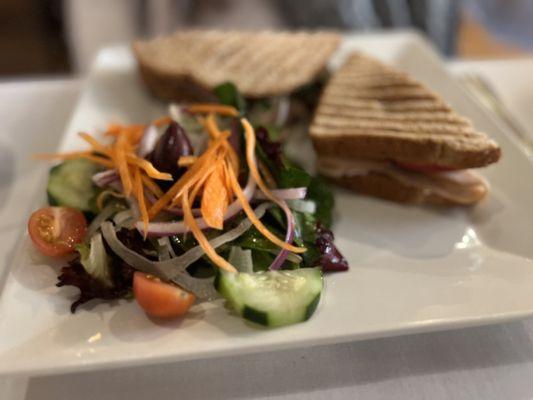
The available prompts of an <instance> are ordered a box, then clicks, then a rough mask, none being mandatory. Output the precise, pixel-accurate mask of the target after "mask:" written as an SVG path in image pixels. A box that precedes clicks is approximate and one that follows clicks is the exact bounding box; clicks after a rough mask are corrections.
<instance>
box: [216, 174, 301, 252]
mask: <svg viewBox="0 0 533 400" xmlns="http://www.w3.org/2000/svg"><path fill="white" fill-rule="evenodd" d="M227 170H228V173H229V176H230V179H231V185H232V187H233V191H234V193H235V196H237V199H239V201H240V203H241V205H242V208H243V210H244V212H245V213H246V215H247V216H248V218H249V219H250V221H252V224H254V226H255V227H256V228H257V230H258V231H259V232H260V233H261V234H262V235H263V236H264V237H266V238H267V239H268V240H270V241H271V242H272V243H274V244H276V245H277V246H279V247H281V248H284V249H285V250H289V251H292V252H293V253H303V252H305V251H306V249H305V248H303V247H296V246H293V245H291V244H288V243H285V242H284V241H283V240H281V239H280V238H278V237H277V236H276V235H274V234H273V233H272V232H270V231H269V230H268V229H267V228H266V227H265V225H263V223H262V222H261V220H260V219H259V218H257V216H256V215H255V213H254V210H252V207H251V206H250V203H248V200H246V197H245V196H244V193H243V191H242V188H241V186H240V185H239V182H238V181H237V178H236V177H235V174H234V173H233V171H232V170H231V168H227Z"/></svg>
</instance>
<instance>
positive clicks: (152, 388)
mask: <svg viewBox="0 0 533 400" xmlns="http://www.w3.org/2000/svg"><path fill="white" fill-rule="evenodd" d="M450 68H451V69H452V70H453V71H454V72H465V71H476V72H479V73H482V74H483V75H484V76H485V77H486V78H488V79H489V80H490V81H491V83H493V85H494V87H495V88H496V89H497V90H498V91H499V93H500V94H501V96H502V98H503V99H505V101H506V102H507V104H508V105H509V107H510V108H511V109H513V110H514V111H515V113H516V116H517V118H519V119H520V121H521V122H522V123H523V124H524V126H531V127H533V112H531V111H530V109H531V104H533V102H532V100H533V82H531V80H530V76H531V72H530V71H532V70H533V60H525V61H499V62H469V63H466V62H454V63H451V64H450ZM80 86H81V85H80V83H79V82H78V81H72V80H56V81H34V82H10V83H3V84H0V255H1V258H0V260H2V261H0V263H3V264H7V263H8V262H9V259H10V254H11V252H12V249H13V246H14V245H15V244H16V241H17V236H18V235H19V234H20V231H21V229H23V228H24V227H25V223H26V217H27V213H28V200H29V196H31V195H32V194H33V190H32V188H33V186H34V185H35V183H36V182H37V181H38V179H39V178H40V174H39V172H38V171H37V168H36V165H37V164H36V163H35V162H34V161H32V160H31V159H30V158H29V157H28V154H29V153H31V152H33V151H51V150H53V149H54V148H55V146H56V144H57V143H58V141H59V138H60V136H61V133H62V131H63V128H64V126H65V124H66V122H67V119H68V116H69V115H70V113H71V111H72V109H73V107H74V106H75V101H76V98H77V95H78V93H79V91H80ZM532 134H533V128H532ZM0 268H5V265H2V264H0ZM532 295H533V293H532ZM532 339H533V319H528V320H524V321H517V322H512V323H506V324H501V325H493V326H488V327H481V328H470V329H462V330H455V331H448V332H439V333H430V334H418V335H412V336H404V337H396V338H388V339H377V340H369V341H364V342H356V343H347V344H341V345H331V346H322V347H314V348H308V349H302V350H295V351H284V352H277V353H266V354H257V355H246V356H242V357H239V358H221V359H214V360H200V361H192V362H182V363H177V364H170V365H168V364H167V365H161V366H150V367H136V368H129V369H123V370H113V371H98V372H91V373H76V374H69V375H58V376H50V377H33V378H31V377H29V378H28V377H17V378H0V399H9V400H11V399H13V400H19V399H28V400H29V399H32V400H33V399H50V400H52V399H54V400H56V399H80V400H81V399H99V400H106V399H122V398H124V399H128V400H135V399H146V398H153V399H157V400H164V399H176V398H186V399H188V400H194V399H209V398H229V399H233V398H239V399H289V398H291V399H328V400H334V399H354V398H358V399H389V398H394V399H478V398H479V399H522V398H524V399H525V398H532V397H533V379H531V377H532V376H533V341H532ZM0 362H1V360H0Z"/></svg>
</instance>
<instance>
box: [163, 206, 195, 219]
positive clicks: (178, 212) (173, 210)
mask: <svg viewBox="0 0 533 400" xmlns="http://www.w3.org/2000/svg"><path fill="white" fill-rule="evenodd" d="M165 211H166V212H168V213H170V214H172V215H177V216H178V217H183V210H182V208H181V207H170V208H165ZM191 211H192V215H194V216H195V217H199V216H201V215H202V211H201V210H200V209H199V208H193V209H191Z"/></svg>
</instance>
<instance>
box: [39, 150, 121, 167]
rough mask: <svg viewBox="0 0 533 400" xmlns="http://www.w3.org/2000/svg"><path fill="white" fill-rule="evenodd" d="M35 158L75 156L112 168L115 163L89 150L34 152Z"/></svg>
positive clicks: (47, 158)
mask: <svg viewBox="0 0 533 400" xmlns="http://www.w3.org/2000/svg"><path fill="white" fill-rule="evenodd" d="M33 156H34V157H35V158H37V159H41V160H53V159H58V160H74V159H76V158H85V159H87V160H90V161H92V162H95V163H97V164H100V165H103V166H105V167H108V168H114V167H115V165H114V164H113V161H111V160H109V159H107V158H105V157H101V156H96V155H94V154H92V152H91V151H72V152H69V153H36V154H34V155H33Z"/></svg>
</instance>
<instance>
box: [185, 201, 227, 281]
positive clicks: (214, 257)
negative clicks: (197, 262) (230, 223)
mask: <svg viewBox="0 0 533 400" xmlns="http://www.w3.org/2000/svg"><path fill="white" fill-rule="evenodd" d="M181 205H182V209H183V218H184V220H185V223H186V224H187V226H188V227H189V229H190V230H191V232H192V234H193V235H194V237H195V239H196V240H197V241H198V244H199V245H200V247H202V249H203V250H204V251H205V254H206V255H207V256H208V257H209V258H210V259H211V261H213V262H214V263H215V264H216V265H217V266H218V267H219V268H221V269H224V270H226V271H228V272H237V270H236V269H235V267H234V266H233V265H231V264H230V263H229V262H227V261H226V260H224V259H223V258H222V257H220V256H219V255H218V254H217V252H216V251H215V249H214V248H213V246H211V243H209V240H207V238H206V237H205V235H204V233H203V232H202V230H201V229H200V228H199V227H198V224H197V223H196V220H195V219H194V216H193V215H192V211H191V206H190V204H189V196H188V193H184V195H183V196H182V198H181Z"/></svg>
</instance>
